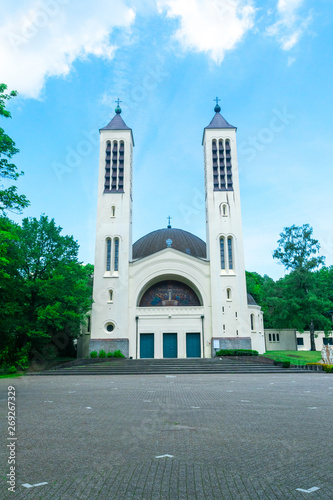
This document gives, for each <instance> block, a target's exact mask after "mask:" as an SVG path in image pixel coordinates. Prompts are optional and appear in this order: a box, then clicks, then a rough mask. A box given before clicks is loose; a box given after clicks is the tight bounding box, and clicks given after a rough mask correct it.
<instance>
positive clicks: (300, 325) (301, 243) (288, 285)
mask: <svg viewBox="0 0 333 500" xmlns="http://www.w3.org/2000/svg"><path fill="white" fill-rule="evenodd" d="M312 233H313V229H312V227H310V226H309V224H304V225H303V226H301V227H298V226H295V225H293V226H291V227H287V228H284V232H282V233H281V234H280V237H281V238H280V239H279V241H278V244H279V246H278V248H277V249H276V250H275V251H274V252H273V258H275V259H278V260H279V261H280V262H281V263H282V264H283V265H284V266H285V268H286V270H288V271H290V273H289V274H288V275H286V276H285V278H283V279H282V280H279V282H278V285H279V287H280V296H279V297H278V299H277V301H276V306H277V308H276V311H275V314H276V322H277V323H278V324H279V325H281V326H282V327H284V326H285V325H287V324H288V325H290V324H292V325H293V327H294V328H297V329H298V330H299V331H304V330H305V329H306V328H309V329H310V340H311V350H312V351H315V350H316V348H315V342H314V332H315V328H317V329H318V328H322V329H324V330H325V332H327V331H329V330H330V329H331V323H330V320H329V318H328V311H329V308H330V307H331V303H330V300H328V299H327V297H326V296H324V295H323V293H322V292H321V290H320V289H318V287H317V286H316V283H317V281H316V273H315V272H314V271H315V269H318V267H320V266H322V265H323V264H324V262H325V258H324V257H323V256H320V255H319V251H320V245H319V242H318V241H317V240H316V239H314V238H313V237H312Z"/></svg>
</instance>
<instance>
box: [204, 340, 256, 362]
mask: <svg viewBox="0 0 333 500" xmlns="http://www.w3.org/2000/svg"><path fill="white" fill-rule="evenodd" d="M216 341H218V342H219V347H217V348H215V347H214V344H215V342H216ZM211 345H212V357H214V356H215V355H216V351H219V350H220V349H252V344H251V337H220V338H216V337H214V338H212V344H211Z"/></svg>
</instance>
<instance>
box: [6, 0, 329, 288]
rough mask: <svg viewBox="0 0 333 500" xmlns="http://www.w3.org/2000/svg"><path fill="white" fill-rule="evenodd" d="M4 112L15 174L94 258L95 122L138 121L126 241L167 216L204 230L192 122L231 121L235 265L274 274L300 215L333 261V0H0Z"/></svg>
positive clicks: (197, 131) (38, 209)
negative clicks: (235, 168) (236, 195)
mask: <svg viewBox="0 0 333 500" xmlns="http://www.w3.org/2000/svg"><path fill="white" fill-rule="evenodd" d="M0 7H1V13H2V17H1V20H0V47H1V51H0V82H3V83H6V84H7V85H8V88H9V89H10V90H17V91H18V92H19V96H18V97H16V98H15V99H13V100H11V101H10V103H9V105H8V108H9V109H10V111H11V113H12V119H2V120H1V123H0V126H1V127H3V128H4V129H5V131H6V133H7V134H9V135H10V137H12V139H13V140H14V141H15V142H16V145H17V147H18V148H19V149H20V153H19V154H17V155H16V156H15V163H16V165H17V166H18V168H19V170H22V171H24V176H22V177H20V179H19V181H18V182H17V186H18V189H19V191H20V192H21V193H24V194H25V195H26V196H27V198H28V199H29V200H30V202H31V205H30V207H29V208H27V209H25V211H24V213H23V215H22V216H18V215H12V214H9V215H10V217H11V218H12V219H13V220H16V221H18V222H19V221H20V220H21V218H22V217H37V218H39V216H40V215H41V214H42V213H45V214H46V215H48V216H49V217H50V218H54V219H55V222H56V224H57V225H59V226H61V227H62V228H63V233H64V234H69V235H73V236H74V238H75V239H76V240H78V242H79V245H80V254H79V257H80V260H82V261H83V262H85V263H87V262H90V263H93V262H94V246H95V229H96V207H97V175H98V161H99V132H98V130H99V129H100V128H101V127H103V126H105V125H107V124H108V123H109V121H110V120H111V118H112V117H113V116H114V108H115V101H116V99H117V98H120V100H121V101H122V103H121V107H122V118H123V119H124V121H125V123H126V124H127V125H128V126H129V127H131V128H132V130H133V135H134V140H135V148H134V159H133V169H134V173H133V175H134V178H133V198H134V201H133V240H134V241H136V240H137V239H139V238H140V237H141V236H143V235H145V234H147V233H149V232H150V231H153V230H156V229H160V228H163V227H166V225H167V217H168V216H169V215H170V216H171V217H172V221H171V222H172V225H173V227H177V228H181V229H184V230H187V231H190V232H192V233H194V234H196V235H197V236H199V237H201V238H202V239H204V240H205V237H206V228H205V210H204V167H203V151H202V145H201V141H202V133H203V129H204V127H206V126H207V125H208V124H209V122H210V121H211V119H212V117H213V115H214V104H215V103H214V101H213V99H214V98H215V97H216V96H218V97H219V98H220V99H221V101H220V105H221V108H222V111H221V114H222V115H223V116H224V118H225V119H226V120H227V121H228V122H229V123H231V124H232V125H234V126H236V127H237V146H238V162H239V177H240V188H241V205H242V221H243V236H244V253H245V266H246V269H247V270H248V271H255V272H258V273H260V274H262V275H263V274H268V275H269V276H271V277H272V278H274V279H278V278H279V277H281V276H283V274H284V269H283V267H282V266H281V265H280V264H278V263H277V262H276V261H274V260H273V257H272V253H273V251H274V249H275V248H277V240H278V239H279V234H280V233H281V232H282V231H283V228H284V227H288V226H291V225H293V224H296V225H302V224H310V225H311V226H312V227H313V229H314V237H315V238H317V239H318V240H319V242H320V244H321V252H322V254H323V255H325V256H326V264H327V265H333V226H332V201H333V200H332V186H333V169H332V164H333V161H332V160H333V153H332V147H331V144H332V136H333V123H332V119H331V117H332V115H333V105H332V81H333V64H332V46H333V29H332V28H333V27H332V14H333V3H332V0H317V1H314V0H268V1H259V0H160V1H156V0H146V1H143V0H132V1H131V0H128V1H125V0H95V1H94V2H91V1H89V0H38V1H37V0H22V1H20V2H15V3H10V4H9V2H8V1H7V0H0Z"/></svg>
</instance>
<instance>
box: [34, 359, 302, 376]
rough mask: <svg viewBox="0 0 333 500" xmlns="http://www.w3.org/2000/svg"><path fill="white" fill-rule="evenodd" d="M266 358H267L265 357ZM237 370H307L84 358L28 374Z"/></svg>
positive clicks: (205, 361)
mask: <svg viewBox="0 0 333 500" xmlns="http://www.w3.org/2000/svg"><path fill="white" fill-rule="evenodd" d="M265 361H266V360H265ZM205 373H208V374H209V373H211V374H218V373H220V374H224V373H230V374H237V373H304V370H303V369H302V367H290V368H282V367H281V366H275V365H274V364H273V363H272V364H270V362H269V361H268V362H259V361H255V360H253V359H252V360H251V361H250V360H248V359H247V360H243V359H242V360H240V359H239V358H238V359H226V358H210V359H202V358H190V359H188V358H187V359H178V358H177V359H173V358H170V359H82V360H76V361H74V362H71V363H69V364H67V365H61V366H59V367H56V368H53V369H49V370H44V371H41V372H38V373H30V374H29V375H180V374H205Z"/></svg>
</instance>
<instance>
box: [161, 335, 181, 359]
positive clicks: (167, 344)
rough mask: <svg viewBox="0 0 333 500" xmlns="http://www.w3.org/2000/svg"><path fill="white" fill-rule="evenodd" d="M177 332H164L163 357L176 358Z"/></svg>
mask: <svg viewBox="0 0 333 500" xmlns="http://www.w3.org/2000/svg"><path fill="white" fill-rule="evenodd" d="M177 355H178V353H177V333H163V358H176V357H177Z"/></svg>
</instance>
